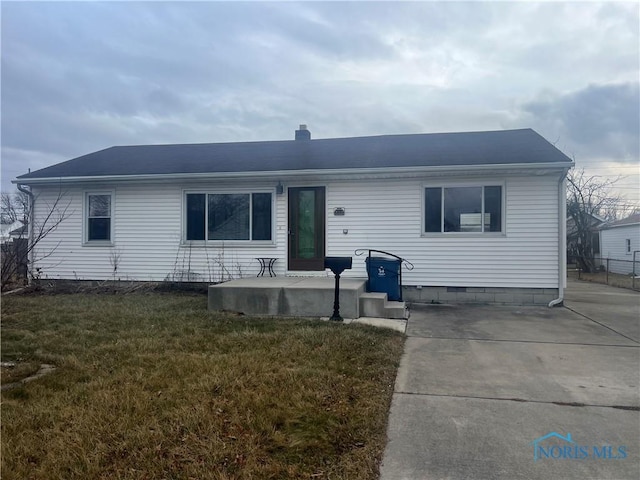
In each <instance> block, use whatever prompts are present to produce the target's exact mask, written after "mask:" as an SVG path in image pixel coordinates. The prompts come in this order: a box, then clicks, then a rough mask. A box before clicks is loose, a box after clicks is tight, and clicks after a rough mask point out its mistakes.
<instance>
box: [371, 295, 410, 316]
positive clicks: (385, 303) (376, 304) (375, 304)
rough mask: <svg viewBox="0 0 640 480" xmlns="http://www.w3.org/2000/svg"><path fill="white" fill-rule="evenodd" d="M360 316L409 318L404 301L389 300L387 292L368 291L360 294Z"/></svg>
mask: <svg viewBox="0 0 640 480" xmlns="http://www.w3.org/2000/svg"><path fill="white" fill-rule="evenodd" d="M360 316H362V317H374V318H408V317H409V315H408V310H407V307H406V305H405V303H404V302H392V301H389V300H387V294H386V293H379V292H368V293H363V294H361V295H360Z"/></svg>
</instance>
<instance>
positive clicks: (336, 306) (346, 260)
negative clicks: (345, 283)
mask: <svg viewBox="0 0 640 480" xmlns="http://www.w3.org/2000/svg"><path fill="white" fill-rule="evenodd" d="M324 268H328V269H330V270H331V271H332V272H333V274H334V275H335V276H336V286H335V292H334V299H333V315H332V316H331V318H330V319H329V320H333V321H334V322H341V321H342V320H343V319H342V317H341V316H340V274H341V273H342V272H344V271H345V270H347V269H349V270H350V269H351V257H324Z"/></svg>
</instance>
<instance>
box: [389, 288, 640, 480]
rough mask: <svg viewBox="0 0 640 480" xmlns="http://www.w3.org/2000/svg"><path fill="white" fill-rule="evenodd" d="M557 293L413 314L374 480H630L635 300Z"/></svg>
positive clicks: (637, 435) (634, 452) (635, 409)
mask: <svg viewBox="0 0 640 480" xmlns="http://www.w3.org/2000/svg"><path fill="white" fill-rule="evenodd" d="M566 293H567V294H566V307H565V308H553V309H549V308H540V307H487V306H444V305H442V306H438V305H435V306H422V307H420V306H416V305H414V306H413V308H412V312H411V318H410V320H409V324H408V328H407V335H408V338H407V342H406V346H405V353H404V356H403V358H402V361H401V366H400V369H399V372H398V377H397V379H396V385H395V393H394V395H393V402H392V406H391V413H390V417H389V426H388V431H387V434H388V445H387V448H386V450H385V454H384V458H383V462H382V466H381V479H382V480H399V479H412V480H418V479H503V478H504V479H519V478H521V479H550V478H551V479H586V478H593V479H627V478H628V479H637V478H640V387H639V385H640V342H639V340H640V335H639V333H640V294H639V293H637V292H632V291H630V290H623V289H617V288H612V287H607V286H602V285H597V284H589V283H582V282H580V283H577V282H572V283H570V284H569V288H568V290H567V292H566ZM543 437H546V438H543Z"/></svg>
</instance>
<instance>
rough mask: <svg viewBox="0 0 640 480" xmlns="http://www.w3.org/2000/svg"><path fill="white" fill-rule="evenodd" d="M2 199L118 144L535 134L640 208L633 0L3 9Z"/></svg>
mask: <svg viewBox="0 0 640 480" xmlns="http://www.w3.org/2000/svg"><path fill="white" fill-rule="evenodd" d="M1 9H2V12H1V13H2V73H1V75H2V83H1V87H2V112H1V113H2V190H3V191H6V190H11V189H13V187H12V186H11V185H10V181H11V179H13V178H15V177H16V176H17V175H20V174H22V173H26V172H27V169H28V168H31V170H35V169H39V168H42V167H45V166H48V165H51V164H54V163H57V162H60V161H64V160H68V159H70V158H74V157H76V156H79V155H83V154H85V153H89V152H92V151H96V150H100V149H103V148H106V147H109V146H112V145H131V144H152V143H191V142H198V143H200V142H227V141H250V140H285V139H293V132H294V130H295V129H296V128H297V126H298V124H300V123H306V124H308V126H309V129H310V130H311V134H312V138H330V137H348V136H360V135H382V134H398V133H427V132H449V131H470V130H474V131H475V130H500V129H510V128H526V127H531V128H533V129H535V130H536V131H538V132H539V133H540V134H541V135H543V136H544V137H546V138H547V139H548V140H549V141H551V142H553V143H555V144H556V146H558V147H559V148H560V149H561V150H562V151H564V152H565V153H566V154H567V155H569V156H571V157H573V158H575V160H576V163H577V165H578V166H584V167H585V168H586V169H587V170H588V172H590V173H593V174H601V175H609V174H613V173H616V172H617V173H622V174H625V175H627V179H626V181H625V182H624V184H623V185H622V188H623V190H622V191H623V192H624V193H625V194H626V195H627V196H628V197H629V198H630V199H631V200H635V201H637V200H638V187H639V179H640V172H639V168H640V166H639V165H640V163H639V162H640V121H639V117H640V112H639V109H640V98H639V97H640V96H639V75H640V67H639V62H640V46H639V45H640V39H639V32H638V31H639V21H640V13H639V6H638V3H637V2H626V3H579V2H574V3H555V2H554V3H531V2H524V3H513V2H496V3H480V2H473V3H461V2H456V3H446V2H424V3H417V2H414V3H398V2H393V3H370V2H355V3H337V2H322V3H306V2H304V3H292V2H280V3H231V2H228V3H227V2H224V3H222V2H220V3H218V2H194V3H186V2H175V3H174V2H141V3H132V2H111V3H102V2H95V3H94V2H92V3H83V2H71V3H58V2H46V3H35V2H7V1H3V2H2V4H1Z"/></svg>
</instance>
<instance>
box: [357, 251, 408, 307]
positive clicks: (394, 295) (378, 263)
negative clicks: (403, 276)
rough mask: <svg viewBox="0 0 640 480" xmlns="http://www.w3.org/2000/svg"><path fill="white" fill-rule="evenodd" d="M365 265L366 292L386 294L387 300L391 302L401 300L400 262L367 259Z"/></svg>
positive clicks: (385, 259)
mask: <svg viewBox="0 0 640 480" xmlns="http://www.w3.org/2000/svg"><path fill="white" fill-rule="evenodd" d="M365 263H366V264H367V277H368V282H367V291H369V292H381V293H386V294H387V298H388V299H389V300H393V301H396V302H397V301H401V300H402V291H401V286H400V268H401V263H402V260H398V259H393V260H390V259H387V258H382V257H368V258H366V259H365Z"/></svg>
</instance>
